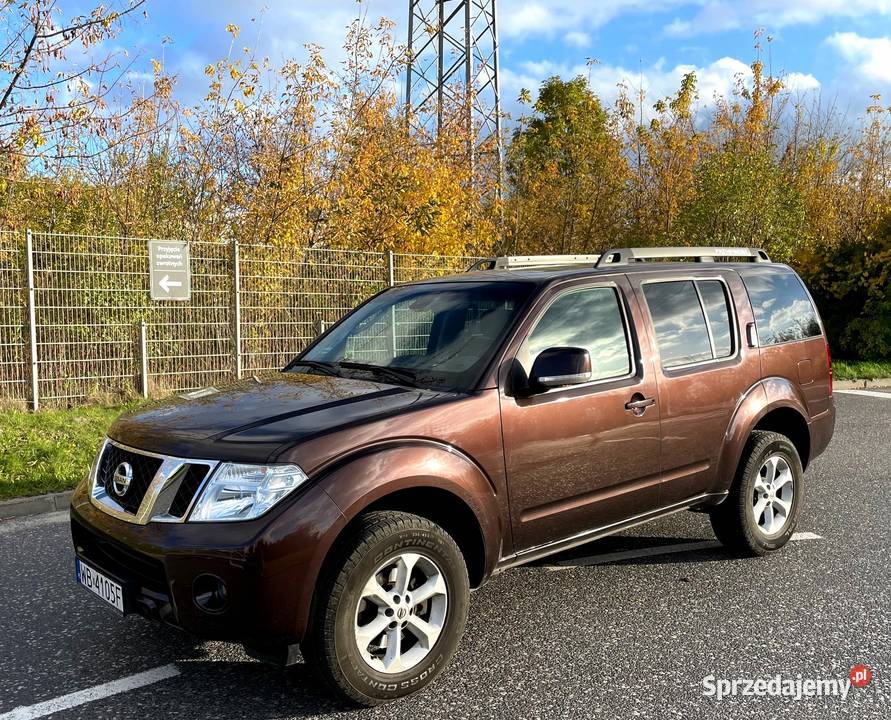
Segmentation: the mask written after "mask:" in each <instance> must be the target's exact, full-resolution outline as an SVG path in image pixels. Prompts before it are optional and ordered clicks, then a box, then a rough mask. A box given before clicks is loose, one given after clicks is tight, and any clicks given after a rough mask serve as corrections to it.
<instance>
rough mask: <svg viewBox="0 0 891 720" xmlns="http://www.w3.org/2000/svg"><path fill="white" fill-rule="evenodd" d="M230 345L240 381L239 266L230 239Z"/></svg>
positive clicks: (236, 243) (236, 247) (237, 254)
mask: <svg viewBox="0 0 891 720" xmlns="http://www.w3.org/2000/svg"><path fill="white" fill-rule="evenodd" d="M232 345H233V347H232V352H233V354H234V356H235V377H236V378H238V379H239V380H241V373H242V366H241V266H240V263H239V253H238V238H232Z"/></svg>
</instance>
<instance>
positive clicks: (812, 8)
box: [665, 0, 891, 36]
mask: <svg viewBox="0 0 891 720" xmlns="http://www.w3.org/2000/svg"><path fill="white" fill-rule="evenodd" d="M889 13H891V0H783V2H777V0H749V2H730V1H729V0H705V2H703V3H702V4H701V8H700V9H699V11H698V12H697V13H696V14H695V15H694V16H693V17H692V18H690V19H685V20H682V19H679V18H676V19H675V20H673V21H672V22H671V23H669V24H668V25H666V26H665V32H666V33H667V34H669V35H675V36H689V35H696V34H700V33H709V32H720V31H722V30H737V29H739V28H755V27H758V26H761V25H764V26H767V27H769V28H780V27H785V26H787V25H799V24H812V23H816V22H819V21H820V20H823V19H824V18H859V17H864V16H867V15H871V14H889Z"/></svg>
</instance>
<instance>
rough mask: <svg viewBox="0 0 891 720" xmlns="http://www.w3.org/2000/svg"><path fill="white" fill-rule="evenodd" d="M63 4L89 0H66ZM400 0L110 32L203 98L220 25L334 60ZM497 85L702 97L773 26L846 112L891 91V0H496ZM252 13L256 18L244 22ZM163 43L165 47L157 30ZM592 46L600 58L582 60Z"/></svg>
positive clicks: (396, 13)
mask: <svg viewBox="0 0 891 720" xmlns="http://www.w3.org/2000/svg"><path fill="white" fill-rule="evenodd" d="M429 2H431V3H432V2H433V0H429ZM59 4H60V6H61V7H62V8H63V9H64V11H65V13H66V14H68V13H73V12H77V11H82V10H83V9H84V8H85V7H86V6H87V5H92V4H93V3H92V2H88V0H60V1H59ZM407 5H408V1H407V0H365V2H363V3H362V4H357V3H356V2H355V0H324V1H322V2H319V1H317V0H213V1H209V0H177V1H173V0H149V3H148V6H147V12H148V18H147V19H144V20H143V19H139V20H137V21H135V22H133V23H130V24H129V25H128V27H127V28H126V29H125V30H124V32H123V33H122V34H121V35H120V36H119V38H118V39H117V43H118V44H119V45H120V46H122V47H126V48H128V50H130V51H131V52H135V53H136V55H137V59H136V62H135V68H138V69H141V70H148V69H149V61H150V59H151V58H161V57H162V55H163V58H164V62H165V66H166V68H167V70H168V71H169V72H173V73H175V74H176V75H177V77H178V88H179V90H178V94H179V95H180V97H182V98H183V99H184V100H186V101H189V102H194V101H197V100H198V99H199V98H200V96H201V94H202V92H203V91H204V88H205V87H206V82H205V81H206V78H204V77H203V74H202V71H203V68H204V67H205V65H206V64H207V63H209V62H212V61H213V60H215V59H218V58H220V57H222V56H224V55H225V53H226V51H227V49H228V46H229V40H230V38H229V36H228V35H227V33H226V32H225V29H224V28H225V25H226V24H227V23H229V22H234V23H236V24H238V25H239V26H241V28H242V36H241V37H240V38H239V44H241V43H242V42H244V43H246V44H256V45H257V46H258V47H259V48H260V51H261V54H265V55H268V56H269V57H270V59H272V60H273V61H280V60H281V59H282V58H285V57H295V58H298V59H299V58H301V57H303V55H304V51H303V44H304V43H307V42H313V43H317V44H319V45H322V46H323V47H325V48H326V52H327V53H328V54H329V56H330V58H331V59H332V60H336V59H337V58H338V56H339V49H338V48H339V46H340V43H341V42H342V40H343V36H344V28H345V26H346V25H347V24H348V23H349V22H350V20H351V19H352V18H354V17H355V16H357V15H358V14H359V13H360V12H363V11H364V12H367V14H368V16H369V17H371V18H376V17H379V16H386V17H389V18H391V19H393V20H394V21H396V23H397V37H398V39H399V40H400V41H404V34H405V25H406V14H407ZM498 17H499V25H500V35H501V67H502V87H503V97H504V99H505V106H506V109H507V110H508V111H513V112H516V103H515V98H516V97H517V94H518V93H519V90H520V88H521V87H529V88H530V89H534V87H535V86H536V85H537V84H538V83H540V82H541V81H542V80H543V79H545V78H547V77H548V76H550V75H552V74H561V75H564V76H566V75H573V74H576V73H582V74H586V75H590V80H591V84H592V86H593V87H594V89H595V91H596V92H597V93H598V94H599V95H601V96H602V97H603V98H604V99H605V100H607V101H610V100H612V99H613V97H614V96H615V88H616V84H617V83H618V82H620V81H625V82H626V83H628V84H629V85H631V86H633V87H635V88H636V87H637V86H639V85H640V84H641V82H642V84H643V86H644V88H645V89H646V90H647V94H648V100H650V101H654V100H656V99H658V98H659V97H661V96H664V95H667V94H669V93H671V92H672V91H673V90H674V89H676V88H677V86H678V83H679V80H680V78H681V76H682V75H683V74H684V73H685V72H688V71H689V70H696V72H697V75H698V76H699V79H700V81H699V86H700V98H701V103H702V105H704V106H706V105H708V104H709V103H710V102H711V100H712V98H713V97H714V95H715V93H719V94H726V93H727V92H728V91H729V89H730V87H731V86H732V82H733V78H734V76H735V75H736V74H738V73H740V72H743V73H745V72H746V69H747V66H748V65H749V63H750V62H751V61H752V59H753V57H754V49H753V43H754V37H753V33H754V31H755V30H756V29H757V28H764V30H765V34H766V35H770V36H772V37H773V38H774V40H773V42H772V43H771V49H770V57H769V58H768V56H767V55H766V52H765V57H764V59H765V61H767V60H768V59H769V60H770V62H771V63H772V67H773V69H774V71H775V72H779V71H783V72H785V73H786V74H787V75H788V84H789V86H790V87H791V89H793V90H794V91H796V92H800V93H819V95H820V97H821V99H822V101H823V102H824V103H827V104H828V103H830V102H834V103H836V104H837V105H838V106H839V107H840V109H842V110H843V111H844V112H845V113H847V114H848V115H849V116H850V117H856V116H858V115H860V114H862V112H863V110H864V108H865V107H866V105H867V104H868V103H869V96H870V95H871V94H872V93H882V94H883V95H884V99H885V102H886V104H891V0H751V1H749V2H728V1H725V0H696V1H693V2H691V1H687V0H499V4H498ZM252 18H253V19H254V20H253V22H252ZM165 37H169V38H170V39H171V42H170V43H169V44H167V45H164V46H162V40H163V39H164V38H165ZM586 58H595V59H596V60H597V61H598V62H597V64H595V65H594V66H593V67H591V68H590V70H589V69H588V68H587V67H586V65H585V63H586Z"/></svg>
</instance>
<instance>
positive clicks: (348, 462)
mask: <svg viewBox="0 0 891 720" xmlns="http://www.w3.org/2000/svg"><path fill="white" fill-rule="evenodd" d="M319 487H320V488H321V489H323V490H324V491H325V492H326V493H327V494H328V496H329V497H330V498H331V499H332V500H333V501H334V503H335V504H336V505H337V506H338V507H339V508H340V511H341V514H342V522H341V523H339V524H338V526H337V527H336V528H332V531H331V532H330V533H329V534H328V536H327V537H325V538H324V539H320V543H321V546H322V547H323V550H322V553H321V557H320V558H319V564H318V571H317V572H316V573H315V577H313V578H312V579H311V583H312V584H311V597H310V598H308V600H309V602H308V603H307V604H306V605H305V606H304V607H303V608H302V611H301V612H299V615H300V616H301V619H302V622H301V623H300V628H299V629H300V630H301V632H300V633H299V634H301V635H302V634H304V632H305V631H307V630H308V629H309V624H310V623H311V622H312V616H313V614H314V608H315V603H316V594H317V588H318V586H319V582H320V581H321V580H322V579H323V578H324V577H325V576H326V573H327V572H328V571H329V570H330V568H331V563H332V562H333V560H334V559H335V558H336V557H337V555H338V552H339V549H340V548H341V547H342V543H343V542H344V541H345V540H346V539H347V538H348V537H349V536H350V532H351V531H352V529H353V528H354V527H355V523H356V520H357V519H358V518H359V517H360V516H361V515H362V514H364V513H366V512H369V511H372V510H400V511H403V512H410V513H413V514H415V515H420V516H421V517H425V518H427V519H428V520H431V521H432V522H435V523H437V524H439V525H441V526H442V527H443V528H444V529H445V530H446V531H447V532H449V534H451V535H452V537H453V538H454V540H455V542H456V543H457V544H458V547H459V548H460V549H461V552H462V554H464V558H465V562H466V563H467V570H468V575H469V579H470V584H471V587H478V586H479V585H480V584H481V583H482V582H483V581H484V580H485V579H486V577H488V576H489V575H490V574H491V572H492V570H493V569H494V567H495V564H496V562H497V560H498V555H499V552H500V549H501V543H502V530H503V520H502V517H501V504H500V502H499V499H498V497H497V493H496V492H495V490H494V487H493V485H492V483H491V482H490V480H489V478H488V477H487V476H486V475H485V473H483V471H482V470H481V468H480V467H479V466H478V465H477V464H476V463H474V462H473V461H472V460H471V459H470V458H469V457H467V456H466V455H464V454H463V453H461V452H460V451H457V450H456V449H454V448H449V447H447V446H443V445H441V444H439V443H432V442H431V443H427V442H417V441H412V442H406V443H389V444H386V445H382V446H379V447H375V448H370V449H367V450H366V451H364V452H362V453H361V454H357V455H356V456H353V457H351V458H347V459H344V460H343V461H340V462H338V463H337V465H336V467H333V468H332V470H331V471H330V472H328V473H326V474H325V475H324V476H323V477H322V478H320V480H319ZM304 623H305V624H304Z"/></svg>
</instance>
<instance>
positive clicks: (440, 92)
mask: <svg viewBox="0 0 891 720" xmlns="http://www.w3.org/2000/svg"><path fill="white" fill-rule="evenodd" d="M408 51H409V64H408V68H407V70H406V79H405V102H406V105H407V106H408V108H410V109H411V110H413V111H414V113H415V118H416V122H417V123H418V124H419V125H420V126H422V127H424V128H425V129H427V130H430V131H431V132H432V131H436V130H438V129H439V128H440V127H442V123H443V110H444V109H445V108H446V107H448V106H449V105H453V106H455V107H460V105H461V104H468V105H469V107H468V108H467V113H466V120H467V122H469V123H471V124H472V126H473V127H474V128H475V130H476V133H475V138H474V146H473V147H472V148H470V150H471V158H473V157H474V156H475V155H476V152H477V150H478V149H479V148H480V146H481V145H487V144H489V141H491V140H494V143H492V146H493V147H494V149H495V152H496V153H497V159H496V165H497V167H498V168H499V169H500V166H501V153H502V148H501V97H500V94H499V87H498V32H497V28H496V24H495V0H409V2H408ZM468 88H469V89H470V91H469V92H467V89H468ZM499 174H500V172H499Z"/></svg>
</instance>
